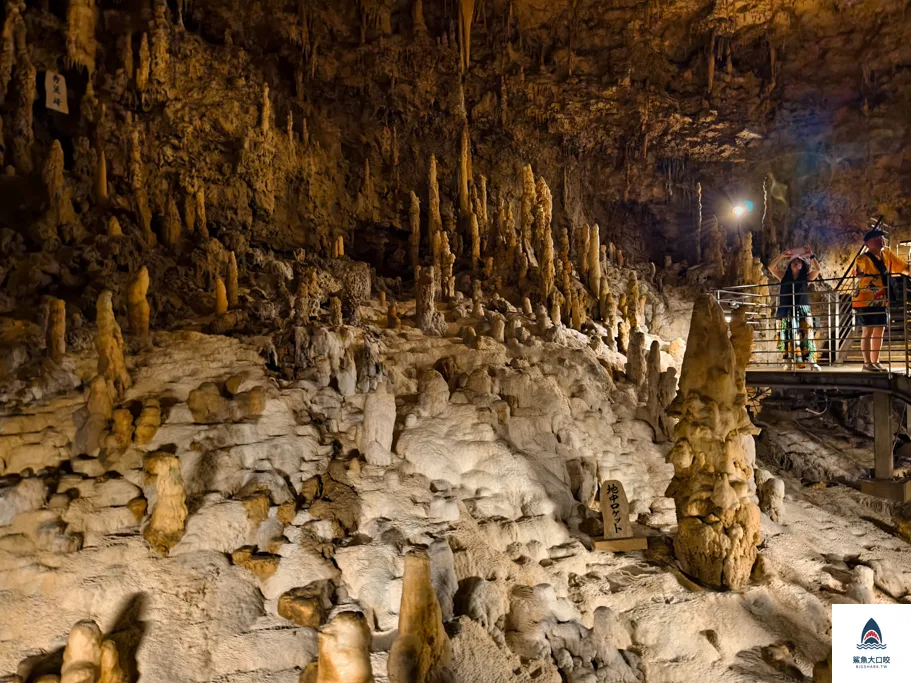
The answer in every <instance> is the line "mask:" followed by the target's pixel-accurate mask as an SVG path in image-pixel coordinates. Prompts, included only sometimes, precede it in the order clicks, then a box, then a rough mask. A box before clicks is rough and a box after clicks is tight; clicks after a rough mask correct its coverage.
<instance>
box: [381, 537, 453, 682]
mask: <svg viewBox="0 0 911 683" xmlns="http://www.w3.org/2000/svg"><path fill="white" fill-rule="evenodd" d="M450 656H451V650H450V644H449V636H447V635H446V630H445V629H444V628H443V611H442V609H441V608H440V602H439V600H438V599H437V596H436V593H435V592H434V590H433V584H432V583H431V582H430V558H429V557H428V555H427V552H426V551H423V550H420V551H413V552H412V553H410V554H409V555H407V556H406V557H405V578H404V583H403V586H402V603H401V607H400V609H399V632H398V636H397V637H396V639H395V641H393V643H392V649H391V650H390V651H389V663H388V671H389V674H388V675H389V683H436V682H437V681H439V680H440V676H441V674H443V673H444V671H445V669H446V667H447V666H448V664H449V660H450Z"/></svg>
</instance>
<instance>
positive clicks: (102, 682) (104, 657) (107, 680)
mask: <svg viewBox="0 0 911 683" xmlns="http://www.w3.org/2000/svg"><path fill="white" fill-rule="evenodd" d="M125 681H126V674H124V672H123V669H122V668H121V667H120V654H119V653H118V652H117V645H116V644H115V643H114V641H113V640H104V641H103V642H102V643H101V662H100V671H99V675H98V682H97V683H125Z"/></svg>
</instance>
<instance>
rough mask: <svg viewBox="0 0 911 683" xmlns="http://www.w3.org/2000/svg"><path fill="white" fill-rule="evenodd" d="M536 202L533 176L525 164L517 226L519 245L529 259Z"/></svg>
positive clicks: (528, 166)
mask: <svg viewBox="0 0 911 683" xmlns="http://www.w3.org/2000/svg"><path fill="white" fill-rule="evenodd" d="M536 200H537V191H536V188H535V174H534V172H533V171H532V169H531V164H526V165H525V166H524V167H523V168H522V208H521V211H520V213H519V225H520V226H521V231H520V235H519V244H520V245H521V247H522V250H523V251H525V253H526V255H527V256H529V257H531V256H532V253H533V251H532V242H533V235H532V233H533V230H534V224H535V201H536Z"/></svg>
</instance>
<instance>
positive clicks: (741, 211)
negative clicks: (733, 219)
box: [734, 204, 746, 216]
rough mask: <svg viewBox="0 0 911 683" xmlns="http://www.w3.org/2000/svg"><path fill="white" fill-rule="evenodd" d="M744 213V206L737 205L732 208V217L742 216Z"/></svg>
mask: <svg viewBox="0 0 911 683" xmlns="http://www.w3.org/2000/svg"><path fill="white" fill-rule="evenodd" d="M745 213H746V207H745V206H741V205H740V204H738V205H737V206H735V207H734V215H735V216H742V215H743V214H745Z"/></svg>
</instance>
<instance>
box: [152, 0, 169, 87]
mask: <svg viewBox="0 0 911 683" xmlns="http://www.w3.org/2000/svg"><path fill="white" fill-rule="evenodd" d="M167 10H168V5H167V3H166V2H161V1H160V0H156V5H155V29H154V31H153V32H152V55H151V57H152V59H151V62H150V74H151V78H152V83H153V84H154V85H155V86H159V87H164V88H167V85H168V69H169V67H170V63H171V27H170V26H169V24H168V18H167Z"/></svg>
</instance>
